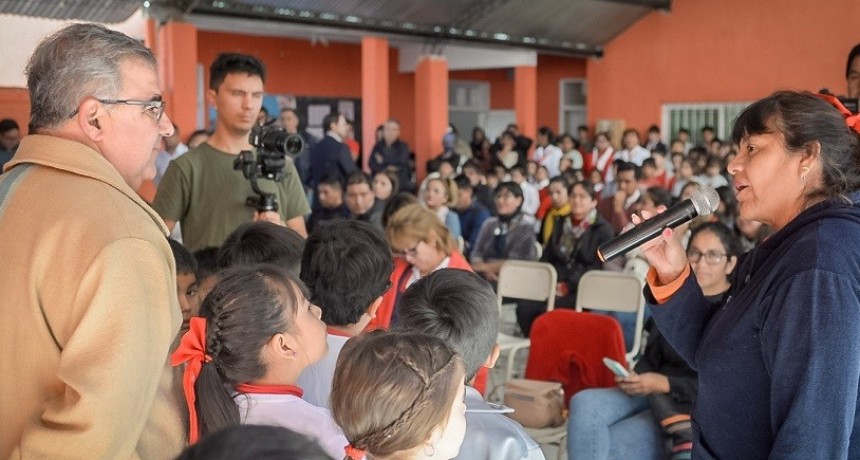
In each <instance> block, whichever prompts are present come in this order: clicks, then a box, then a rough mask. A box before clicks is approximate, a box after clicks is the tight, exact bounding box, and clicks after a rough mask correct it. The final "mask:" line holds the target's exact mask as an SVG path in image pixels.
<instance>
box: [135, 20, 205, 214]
mask: <svg viewBox="0 0 860 460" xmlns="http://www.w3.org/2000/svg"><path fill="white" fill-rule="evenodd" d="M144 43H145V44H146V46H148V47H149V49H151V50H152V52H153V54H155V58H156V60H157V61H158V84H159V86H161V96H162V98H164V104H165V107H166V113H167V115H168V116H169V117H170V120H171V121H172V122H173V123H174V124H175V125H176V126H179V130H180V135H181V136H182V140H183V141H185V140H186V139H187V138H188V135H189V134H191V133H192V132H193V131H194V130H195V129H197V27H195V26H194V25H193V24H191V23H187V22H174V21H171V22H168V23H167V24H164V25H162V26H157V25H156V24H155V21H153V20H152V19H147V20H146V29H145V30H144ZM137 193H138V194H139V195H140V196H141V197H143V199H144V200H146V201H147V202H150V203H151V202H152V200H153V199H154V198H155V184H153V182H152V181H146V182H144V183H143V184H142V185H141V187H140V189H139V190H138V191H137Z"/></svg>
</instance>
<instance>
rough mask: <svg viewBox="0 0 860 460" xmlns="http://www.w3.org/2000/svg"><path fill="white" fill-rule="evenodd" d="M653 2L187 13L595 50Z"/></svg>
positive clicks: (264, 0)
mask: <svg viewBox="0 0 860 460" xmlns="http://www.w3.org/2000/svg"><path fill="white" fill-rule="evenodd" d="M656 7H660V8H663V9H668V8H669V7H670V0H432V1H414V0H412V1H410V0H201V1H199V2H198V3H197V5H196V6H195V7H194V8H193V9H192V10H191V11H192V13H193V14H204V15H217V16H235V17H242V18H258V19H267V20H275V21H283V22H292V23H303V24H309V25H316V26H325V27H340V28H347V29H357V30H366V31H375V32H381V33H390V34H400V35H411V36H415V37H419V38H421V39H424V40H429V41H433V40H436V41H440V42H445V41H476V42H483V43H494V44H500V45H509V46H517V47H524V48H533V49H538V50H544V51H554V52H561V53H569V54H582V55H595V54H596V55H600V54H601V53H602V47H603V46H604V45H605V44H606V43H608V42H609V41H610V40H612V38H614V37H615V36H617V35H618V34H620V33H621V32H623V31H624V30H625V29H627V28H628V27H630V26H631V25H632V24H634V23H635V22H636V21H638V20H639V19H641V18H642V17H644V16H645V15H646V14H648V13H649V12H651V11H652V10H653V9H654V8H656Z"/></svg>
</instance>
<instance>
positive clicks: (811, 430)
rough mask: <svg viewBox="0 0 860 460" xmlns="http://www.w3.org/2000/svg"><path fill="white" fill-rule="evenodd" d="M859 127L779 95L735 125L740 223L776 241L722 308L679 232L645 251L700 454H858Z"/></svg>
mask: <svg viewBox="0 0 860 460" xmlns="http://www.w3.org/2000/svg"><path fill="white" fill-rule="evenodd" d="M858 129H860V120H858V117H857V116H852V115H851V114H850V113H849V112H848V111H847V110H845V109H844V107H842V106H841V104H839V102H838V101H836V100H835V98H829V99H825V98H824V97H823V96H819V95H814V94H811V93H799V92H778V93H775V94H773V95H771V96H769V97H767V98H765V99H762V100H760V101H758V102H756V103H754V104H753V105H751V106H750V107H748V108H747V109H746V110H744V112H743V113H742V114H741V115H740V116H739V117H738V119H737V121H736V122H735V126H734V130H733V133H732V136H733V138H734V141H735V142H736V143H737V144H739V145H740V150H739V151H738V155H737V157H735V159H734V160H733V161H732V162H731V163H729V165H728V171H729V173H731V174H732V175H733V176H734V189H735V192H736V194H737V199H738V203H739V206H740V215H741V217H742V218H744V219H748V220H756V221H760V222H763V223H765V224H767V225H769V226H770V227H771V228H772V229H773V230H774V234H773V235H772V236H770V237H769V238H768V239H767V240H765V241H764V242H762V243H761V244H760V245H759V247H757V248H755V249H754V250H753V251H751V252H749V253H747V254H746V255H745V256H743V257H741V259H740V261H739V263H738V266H737V268H736V269H735V273H734V275H733V279H732V283H731V284H732V287H731V289H730V290H729V297H728V300H727V302H726V304H725V305H724V306H723V307H722V308H719V309H717V310H716V311H714V310H712V309H711V308H710V305H711V304H710V302H708V301H707V300H706V299H705V296H704V295H703V293H702V289H701V288H700V287H699V285H698V283H697V282H696V279H695V275H694V274H693V273H691V270H690V264H689V262H688V259H687V254H686V253H685V250H684V248H683V246H681V244H680V242H679V241H678V240H677V239H676V238H674V237H673V232H672V230H671V229H668V228H667V229H664V231H663V233H662V234H661V236H660V237H658V238H656V239H655V240H653V241H650V242H648V243H646V244H645V245H643V246H642V250H643V253H644V255H645V256H646V257H647V258H648V261H649V263H650V264H651V266H652V268H651V270H650V272H649V274H648V286H647V287H646V289H645V291H646V299H648V301H649V303H650V304H651V309H652V312H653V314H654V317H655V319H656V321H657V325H658V326H659V328H660V330H661V331H662V332H663V334H664V335H665V336H666V338H667V339H668V341H669V342H670V343H671V344H672V346H673V347H674V348H675V349H676V350H677V351H678V352H679V354H680V355H681V356H682V357H683V358H684V359H685V360H686V361H687V362H688V363H689V364H690V365H691V366H692V367H693V368H694V369H696V370H697V371H698V373H699V393H698V399H697V401H696V405H695V407H694V408H693V414H692V419H693V420H692V425H693V443H694V448H693V451H694V455H693V456H694V458H700V459H710V458H719V459H731V458H742V459H758V458H780V459H782V458H798V459H800V458H803V459H811V458H822V459H823V458H827V459H837V458H860V423H858V422H860V418H858V417H860V411H858V387H860V244H858V243H860V192H858V189H860V135H858V131H857V130H858ZM642 217H643V218H644V219H648V218H649V217H652V216H651V215H649V214H648V213H643V216H642ZM634 222H635V223H637V224H638V223H640V222H641V219H639V218H638V217H636V218H634Z"/></svg>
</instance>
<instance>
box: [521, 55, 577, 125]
mask: <svg viewBox="0 0 860 460" xmlns="http://www.w3.org/2000/svg"><path fill="white" fill-rule="evenodd" d="M585 70H586V60H585V59H578V58H570V57H564V56H552V55H547V54H539V55H538V65H537V88H538V91H537V125H538V127H541V126H549V127H550V128H552V129H553V131H556V130H558V129H559V123H560V122H561V121H560V120H559V113H558V110H559V97H560V93H561V88H560V84H559V81H560V80H562V79H567V78H585V76H586V73H585ZM528 135H529V136H532V135H533V134H528Z"/></svg>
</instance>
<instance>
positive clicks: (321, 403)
mask: <svg viewBox="0 0 860 460" xmlns="http://www.w3.org/2000/svg"><path fill="white" fill-rule="evenodd" d="M347 340H349V337H345V336H342V335H336V334H332V333H331V332H329V333H328V336H327V337H326V342H328V353H326V355H325V356H324V357H323V359H321V360H319V361H318V362H316V363H313V364H311V365H310V366H308V367H307V368H305V370H304V371H302V375H300V376H299V381H298V384H297V385H298V387H299V388H301V389H302V390H303V391H304V394H303V395H302V399H304V400H305V401H307V402H309V403H311V404H313V405H314V406H317V407H322V408H324V409H329V410H330V409H331V403H330V401H329V398H330V397H331V383H332V380H334V368H335V365H336V364H337V357H338V356H339V355H340V350H341V349H343V346H344V345H345V344H346V341H347Z"/></svg>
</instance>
